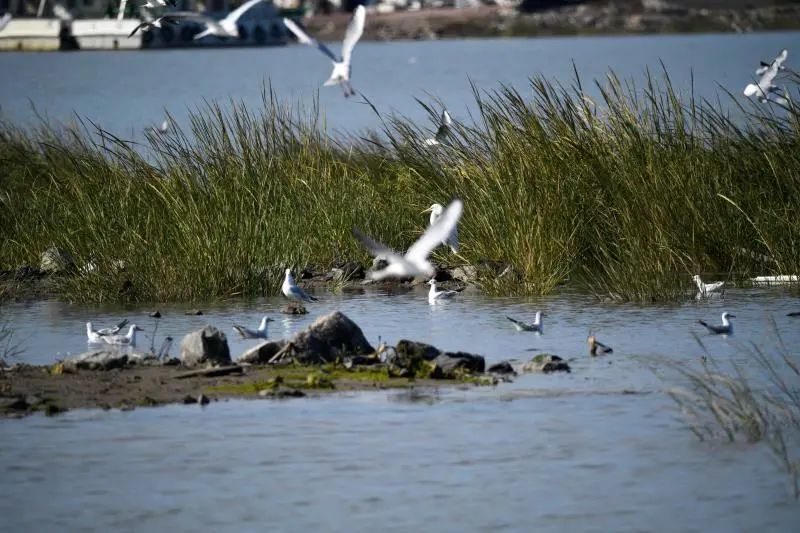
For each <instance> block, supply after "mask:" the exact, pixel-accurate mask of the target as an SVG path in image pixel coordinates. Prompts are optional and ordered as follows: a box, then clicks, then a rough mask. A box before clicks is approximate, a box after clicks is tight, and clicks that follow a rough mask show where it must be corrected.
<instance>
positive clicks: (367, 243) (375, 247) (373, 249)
mask: <svg viewBox="0 0 800 533" xmlns="http://www.w3.org/2000/svg"><path fill="white" fill-rule="evenodd" d="M353 236H354V237H355V238H356V239H358V240H359V241H360V242H361V244H363V245H364V248H366V249H367V250H369V253H371V254H372V255H374V256H376V257H377V256H379V255H381V256H383V257H385V258H386V260H387V261H399V260H400V259H401V257H400V254H398V253H397V252H395V251H394V250H392V249H391V248H389V247H388V246H386V245H385V244H381V243H379V242H378V241H376V240H373V239H372V238H370V237H368V236H366V235H365V234H364V233H363V232H362V231H361V230H360V229H358V228H353Z"/></svg>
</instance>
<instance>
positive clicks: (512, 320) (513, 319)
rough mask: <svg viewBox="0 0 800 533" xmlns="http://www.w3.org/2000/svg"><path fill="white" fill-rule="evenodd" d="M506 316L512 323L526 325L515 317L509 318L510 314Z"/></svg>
mask: <svg viewBox="0 0 800 533" xmlns="http://www.w3.org/2000/svg"><path fill="white" fill-rule="evenodd" d="M506 318H507V319H509V320H510V321H511V322H512V323H514V324H515V325H517V326H520V327H523V326H527V324H525V323H524V322H521V321H519V320H517V319H516V318H511V317H510V316H506Z"/></svg>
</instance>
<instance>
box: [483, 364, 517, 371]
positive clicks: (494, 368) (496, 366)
mask: <svg viewBox="0 0 800 533" xmlns="http://www.w3.org/2000/svg"><path fill="white" fill-rule="evenodd" d="M486 371H487V372H489V373H491V374H516V373H517V372H516V371H515V370H514V366H513V365H512V364H511V363H510V362H509V361H500V362H499V363H495V364H493V365H492V366H490V367H489V368H488V369H487V370H486Z"/></svg>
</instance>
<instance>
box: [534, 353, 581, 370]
mask: <svg viewBox="0 0 800 533" xmlns="http://www.w3.org/2000/svg"><path fill="white" fill-rule="evenodd" d="M522 371H523V372H543V373H545V374H549V373H551V372H571V369H570V367H569V364H567V362H566V361H564V360H563V359H562V358H560V357H559V356H557V355H552V354H547V353H543V354H539V355H537V356H536V357H534V358H533V359H531V360H530V361H529V362H527V363H525V364H524V365H522Z"/></svg>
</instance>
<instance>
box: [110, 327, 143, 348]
mask: <svg viewBox="0 0 800 533" xmlns="http://www.w3.org/2000/svg"><path fill="white" fill-rule="evenodd" d="M137 331H143V330H142V328H140V327H139V326H137V325H136V324H132V325H131V327H130V328H129V329H128V333H126V334H125V335H102V336H101V337H100V340H101V342H105V343H106V344H115V345H130V346H136V332H137Z"/></svg>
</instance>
